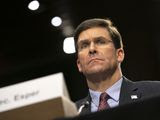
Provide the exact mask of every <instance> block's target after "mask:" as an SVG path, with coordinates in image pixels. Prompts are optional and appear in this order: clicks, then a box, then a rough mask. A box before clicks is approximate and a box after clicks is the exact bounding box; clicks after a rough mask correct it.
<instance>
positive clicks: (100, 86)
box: [87, 69, 122, 92]
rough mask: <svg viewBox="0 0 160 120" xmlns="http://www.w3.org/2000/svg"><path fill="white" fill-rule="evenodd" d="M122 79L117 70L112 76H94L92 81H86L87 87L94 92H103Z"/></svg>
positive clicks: (119, 70)
mask: <svg viewBox="0 0 160 120" xmlns="http://www.w3.org/2000/svg"><path fill="white" fill-rule="evenodd" d="M121 77H122V73H121V69H117V70H116V71H115V72H114V73H113V75H111V76H108V75H107V76H106V75H102V74H101V75H96V76H94V77H93V79H87V83H88V87H89V88H90V89H92V90H94V91H99V92H104V91H106V89H108V88H109V87H111V86H112V85H113V84H114V83H116V82H117V81H118V80H120V78H121Z"/></svg>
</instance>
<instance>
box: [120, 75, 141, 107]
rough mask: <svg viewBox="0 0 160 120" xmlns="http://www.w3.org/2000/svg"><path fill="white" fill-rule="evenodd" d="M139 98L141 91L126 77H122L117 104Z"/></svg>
mask: <svg viewBox="0 0 160 120" xmlns="http://www.w3.org/2000/svg"><path fill="white" fill-rule="evenodd" d="M140 98H141V92H140V90H139V89H138V87H137V86H136V84H135V83H134V82H132V81H130V80H128V79H127V78H125V77H123V82H122V86H121V91H120V99H119V105H123V104H127V103H131V102H134V101H137V100H139V99H140Z"/></svg>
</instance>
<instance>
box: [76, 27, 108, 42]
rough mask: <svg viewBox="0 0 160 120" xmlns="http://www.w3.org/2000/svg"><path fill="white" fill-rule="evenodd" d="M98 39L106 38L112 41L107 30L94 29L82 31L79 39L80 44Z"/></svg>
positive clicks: (101, 28)
mask: <svg viewBox="0 0 160 120" xmlns="http://www.w3.org/2000/svg"><path fill="white" fill-rule="evenodd" d="M98 37H104V38H106V39H111V37H110V34H109V32H108V30H107V29H106V28H103V27H94V28H89V29H87V30H84V31H82V32H81V33H80V34H79V37H78V41H77V42H78V43H79V42H80V41H83V40H91V39H94V38H98Z"/></svg>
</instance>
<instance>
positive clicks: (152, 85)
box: [134, 81, 160, 91]
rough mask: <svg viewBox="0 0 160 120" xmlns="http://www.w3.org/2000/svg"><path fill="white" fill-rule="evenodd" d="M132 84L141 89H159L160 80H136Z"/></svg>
mask: <svg viewBox="0 0 160 120" xmlns="http://www.w3.org/2000/svg"><path fill="white" fill-rule="evenodd" d="M134 84H135V85H136V86H137V87H139V88H141V89H143V90H148V91H160V81H138V82H134Z"/></svg>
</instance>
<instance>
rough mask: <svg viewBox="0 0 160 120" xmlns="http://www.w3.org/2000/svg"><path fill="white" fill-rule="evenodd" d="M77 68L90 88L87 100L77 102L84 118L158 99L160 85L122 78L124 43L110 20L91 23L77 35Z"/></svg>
mask: <svg viewBox="0 0 160 120" xmlns="http://www.w3.org/2000/svg"><path fill="white" fill-rule="evenodd" d="M74 39H75V43H76V48H77V66H78V69H79V71H80V72H82V73H83V74H84V76H85V77H86V80H87V84H88V87H89V94H88V96H87V97H86V98H84V99H81V100H79V101H77V102H76V105H77V107H78V109H79V112H80V113H81V114H85V113H90V112H95V111H99V110H104V109H108V108H113V107H116V106H119V105H123V104H128V103H130V102H133V101H137V100H142V99H145V98H150V97H152V96H156V95H158V94H159V93H160V82H151V81H143V82H132V81H130V80H128V79H127V78H125V77H124V76H123V75H122V71H121V66H120V65H121V63H122V62H123V59H124V50H123V43H122V38H121V35H120V33H119V32H118V30H117V28H116V27H115V26H113V25H112V22H111V21H110V20H109V19H89V20H86V21H84V22H82V23H81V24H80V25H79V26H78V27H77V29H76V31H75V36H74Z"/></svg>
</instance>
